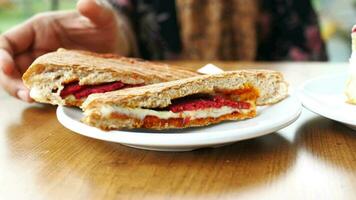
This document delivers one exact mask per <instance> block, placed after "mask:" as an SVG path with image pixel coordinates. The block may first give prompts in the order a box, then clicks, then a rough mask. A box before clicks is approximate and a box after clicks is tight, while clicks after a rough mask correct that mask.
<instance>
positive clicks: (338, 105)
mask: <svg viewBox="0 0 356 200" xmlns="http://www.w3.org/2000/svg"><path fill="white" fill-rule="evenodd" d="M346 79H347V74H333V75H329V76H322V77H318V78H315V79H312V80H309V81H307V82H306V83H305V84H303V86H302V87H301V88H300V89H299V91H298V95H299V97H300V100H301V101H302V103H303V105H304V106H305V107H306V108H308V109H309V110H311V111H313V112H315V113H317V114H319V115H322V116H324V117H326V118H329V119H332V120H335V121H338V122H342V123H344V124H346V125H347V126H349V127H350V128H352V129H355V130H356V106H355V105H351V104H348V103H346V102H345V101H346V97H345V94H344V90H345V85H346Z"/></svg>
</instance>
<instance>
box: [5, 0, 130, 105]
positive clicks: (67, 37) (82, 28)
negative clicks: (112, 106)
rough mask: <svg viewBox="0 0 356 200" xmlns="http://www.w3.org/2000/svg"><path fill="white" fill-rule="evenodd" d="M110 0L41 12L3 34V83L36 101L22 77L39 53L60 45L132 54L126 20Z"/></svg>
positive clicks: (90, 0)
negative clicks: (125, 28)
mask: <svg viewBox="0 0 356 200" xmlns="http://www.w3.org/2000/svg"><path fill="white" fill-rule="evenodd" d="M107 4H108V3H107V2H106V1H99V0H79V1H78V4H77V11H57V12H47V13H41V14H38V15H36V16H34V17H32V18H30V19H29V20H27V21H26V22H24V23H23V24H20V25H18V26H16V27H14V28H12V29H11V30H9V31H7V32H5V33H4V34H2V35H0V85H1V86H2V87H3V88H4V89H5V90H6V91H7V92H8V93H9V94H10V95H12V96H14V97H17V98H19V99H21V100H23V101H27V102H32V101H33V100H32V99H31V97H30V96H29V91H28V89H27V88H26V87H25V86H24V85H23V83H22V80H21V77H22V74H23V73H24V72H25V71H26V70H27V68H28V67H29V65H30V64H31V63H32V62H33V61H34V59H35V58H37V57H38V56H40V55H42V54H45V53H47V52H51V51H55V50H56V49H58V48H59V47H64V48H69V49H83V50H91V51H96V52H110V53H118V54H121V55H128V54H129V53H130V51H131V49H130V45H129V41H128V39H127V38H126V37H127V36H126V35H125V33H127V32H125V31H122V30H121V28H122V27H123V25H124V24H125V22H124V21H123V19H120V18H119V17H118V16H117V14H116V13H115V12H114V10H113V9H112V8H111V7H110V5H107Z"/></svg>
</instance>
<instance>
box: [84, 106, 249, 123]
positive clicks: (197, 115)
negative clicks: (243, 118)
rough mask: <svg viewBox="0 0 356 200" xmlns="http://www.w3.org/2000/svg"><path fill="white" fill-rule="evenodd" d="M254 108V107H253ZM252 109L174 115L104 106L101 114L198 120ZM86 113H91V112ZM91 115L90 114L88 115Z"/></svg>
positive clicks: (184, 112)
mask: <svg viewBox="0 0 356 200" xmlns="http://www.w3.org/2000/svg"><path fill="white" fill-rule="evenodd" d="M251 108H252V106H251ZM251 108H250V109H238V108H232V107H228V106H223V107H221V108H207V109H201V110H196V111H183V112H179V113H174V112H172V111H155V110H150V109H143V108H124V107H119V106H107V105H104V106H102V107H101V108H100V112H101V114H102V115H103V116H105V117H109V116H110V115H111V114H112V113H120V114H124V115H127V116H130V117H134V118H137V119H141V120H143V119H144V118H145V117H146V116H156V117H158V118H160V119H169V118H187V117H189V118H190V119H197V118H207V117H214V118H217V117H220V116H222V115H226V114H230V113H233V112H240V113H248V112H249V111H250V110H251ZM86 112H91V111H90V110H88V111H86ZM86 114H90V113H86Z"/></svg>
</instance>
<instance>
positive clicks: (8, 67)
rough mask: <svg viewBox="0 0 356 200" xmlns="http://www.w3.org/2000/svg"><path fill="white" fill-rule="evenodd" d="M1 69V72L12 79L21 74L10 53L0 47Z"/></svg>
mask: <svg viewBox="0 0 356 200" xmlns="http://www.w3.org/2000/svg"><path fill="white" fill-rule="evenodd" d="M0 46H1V44H0ZM0 68H1V72H2V73H4V74H5V75H7V76H11V77H19V76H20V72H19V71H18V70H17V68H16V66H15V63H14V60H13V58H12V56H11V55H10V53H9V52H8V51H6V50H5V49H2V48H1V47H0Z"/></svg>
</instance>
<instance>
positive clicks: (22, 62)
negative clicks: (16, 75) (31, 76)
mask: <svg viewBox="0 0 356 200" xmlns="http://www.w3.org/2000/svg"><path fill="white" fill-rule="evenodd" d="M34 59H35V58H34V57H33V54H32V53H22V54H20V55H17V56H16V57H15V63H16V67H17V69H18V70H19V72H20V74H23V73H25V71H26V70H27V69H28V67H29V66H30V65H31V63H32V62H33V61H34Z"/></svg>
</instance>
